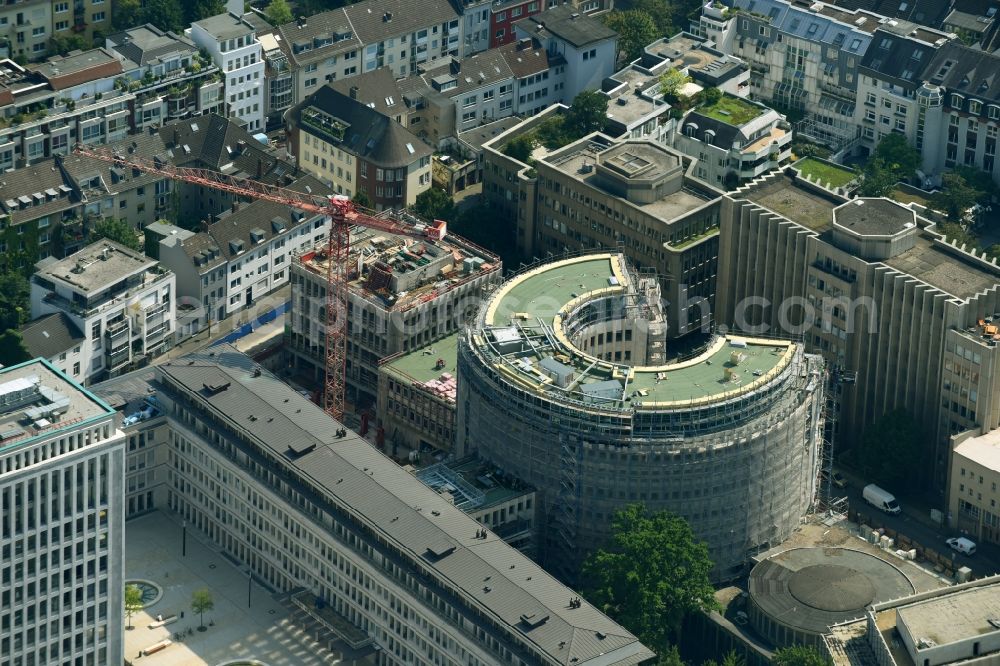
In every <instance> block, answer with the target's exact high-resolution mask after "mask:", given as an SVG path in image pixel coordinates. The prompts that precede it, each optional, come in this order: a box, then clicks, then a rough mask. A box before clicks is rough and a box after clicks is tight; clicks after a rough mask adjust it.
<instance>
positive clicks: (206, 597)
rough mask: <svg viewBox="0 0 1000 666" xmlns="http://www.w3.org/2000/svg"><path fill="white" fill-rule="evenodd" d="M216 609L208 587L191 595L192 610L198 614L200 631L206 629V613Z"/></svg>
mask: <svg viewBox="0 0 1000 666" xmlns="http://www.w3.org/2000/svg"><path fill="white" fill-rule="evenodd" d="M213 608H215V600H214V599H212V593H211V592H209V591H208V588H207V587H203V588H201V589H199V590H195V591H194V594H192V595H191V610H193V611H194V612H195V613H197V614H198V622H199V624H200V626H199V627H198V628H199V629H204V628H205V613H207V612H209V611H211V610H212V609H213Z"/></svg>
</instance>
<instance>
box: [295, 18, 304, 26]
mask: <svg viewBox="0 0 1000 666" xmlns="http://www.w3.org/2000/svg"><path fill="white" fill-rule="evenodd" d="M295 23H296V25H298V26H299V27H300V28H304V27H306V17H305V16H300V17H299V18H298V19H297V20H296V21H295Z"/></svg>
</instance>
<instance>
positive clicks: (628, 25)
mask: <svg viewBox="0 0 1000 666" xmlns="http://www.w3.org/2000/svg"><path fill="white" fill-rule="evenodd" d="M604 24H605V25H606V26H608V27H609V28H611V29H612V30H614V31H615V32H617V33H618V52H617V53H616V54H615V60H616V61H620V60H621V59H622V58H624V59H625V61H626V62H632V61H633V60H635V59H636V58H638V57H639V56H641V55H642V50H643V49H644V48H646V45H647V44H650V43H652V42H653V41H655V40H656V38H657V37H659V36H660V35H661V34H662V33H660V31H659V30H657V28H656V23H655V22H654V21H653V17H652V16H650V15H649V14H648V13H647V12H644V11H643V10H641V9H628V10H625V11H623V12H610V13H608V14H605V15H604Z"/></svg>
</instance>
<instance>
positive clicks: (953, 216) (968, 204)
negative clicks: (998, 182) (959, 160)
mask: <svg viewBox="0 0 1000 666" xmlns="http://www.w3.org/2000/svg"><path fill="white" fill-rule="evenodd" d="M982 196H983V193H982V192H980V191H979V190H977V189H975V188H974V187H970V186H969V184H968V183H967V182H966V180H965V178H963V177H962V176H961V174H959V173H954V172H948V173H945V174H944V176H942V177H941V189H940V190H938V191H937V192H935V193H934V194H933V195H932V196H931V207H932V208H936V209H938V210H941V211H944V214H945V215H947V216H948V220H949V221H951V222H955V223H958V224H961V223H962V222H964V221H965V211H967V210H969V209H970V208H972V206H974V205H975V204H976V202H977V201H978V200H979V199H980V198H981V197H982Z"/></svg>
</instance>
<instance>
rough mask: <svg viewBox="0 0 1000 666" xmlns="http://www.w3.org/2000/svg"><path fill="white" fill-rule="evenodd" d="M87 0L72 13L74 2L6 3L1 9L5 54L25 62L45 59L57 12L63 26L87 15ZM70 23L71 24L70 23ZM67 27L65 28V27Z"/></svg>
mask: <svg viewBox="0 0 1000 666" xmlns="http://www.w3.org/2000/svg"><path fill="white" fill-rule="evenodd" d="M89 4H91V3H90V2H88V1H87V0H82V1H81V2H80V7H81V8H80V10H77V9H76V8H75V7H74V10H73V16H72V17H71V16H70V15H69V10H70V3H69V2H68V0H67V1H65V2H63V1H60V2H51V1H50V0H28V1H27V2H17V3H11V4H9V5H5V6H4V8H3V10H2V11H0V40H2V44H3V49H2V51H3V57H5V58H12V59H13V58H17V59H18V60H20V61H21V62H25V61H37V60H42V59H44V58H45V56H46V55H47V53H48V45H49V39H50V38H51V37H52V35H53V15H55V17H56V18H55V22H56V23H58V24H59V25H60V26H62V25H64V22H66V23H68V22H69V21H73V22H74V23H76V22H77V21H79V22H80V23H83V22H84V20H85V18H86V12H87V7H86V6H87V5H89ZM67 27H68V26H67ZM63 30H65V28H63Z"/></svg>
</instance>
